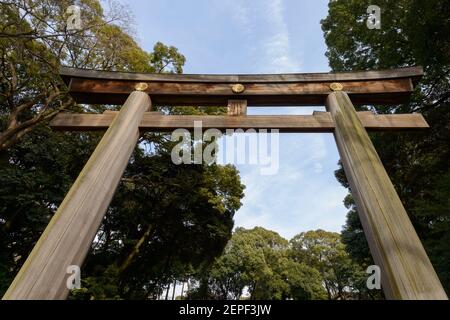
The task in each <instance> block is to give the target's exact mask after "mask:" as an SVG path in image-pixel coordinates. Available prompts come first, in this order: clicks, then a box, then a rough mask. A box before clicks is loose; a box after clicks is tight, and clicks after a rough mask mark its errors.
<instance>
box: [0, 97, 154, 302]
mask: <svg viewBox="0 0 450 320" xmlns="http://www.w3.org/2000/svg"><path fill="white" fill-rule="evenodd" d="M150 103H151V102H150V98H149V97H148V95H147V94H146V93H144V92H136V91H135V92H133V93H132V94H131V95H130V97H129V99H127V101H126V103H125V104H124V105H123V107H122V109H121V111H120V112H119V113H118V114H117V116H116V115H113V116H114V117H115V118H114V121H113V122H112V123H111V126H110V128H109V129H108V130H107V131H106V133H105V135H104V136H103V138H102V139H101V141H100V143H99V144H98V146H97V148H96V149H95V151H94V153H93V154H92V156H91V157H90V159H89V161H88V162H87V163H86V165H85V167H84V168H83V170H82V171H81V173H80V175H79V176H78V178H77V180H76V181H75V182H74V184H73V185H72V187H71V188H70V191H69V192H68V193H67V195H66V197H65V198H64V201H63V202H62V204H61V205H60V207H59V208H58V211H57V212H56V213H55V215H54V216H53V218H52V219H51V221H50V223H49V225H48V226H47V228H46V229H45V231H44V233H43V234H42V236H41V238H40V239H39V241H38V242H37V244H36V246H35V247H34V249H33V251H32V252H31V254H30V256H29V257H28V259H27V260H26V261H25V264H24V265H23V266H22V268H21V270H20V271H19V273H18V274H17V276H16V278H15V279H14V281H13V283H12V284H11V286H10V287H9V289H8V291H7V292H6V294H5V296H4V297H3V299H13V300H15V299H65V298H66V297H67V294H68V289H67V287H66V279H67V277H68V274H67V273H66V269H67V267H68V266H69V265H78V266H80V267H81V266H82V264H83V261H84V258H85V256H86V254H87V253H88V251H89V248H90V247H91V243H92V241H93V239H94V236H95V234H96V233H97V230H98V228H99V226H100V223H101V221H102V219H103V216H104V214H105V212H106V210H107V208H108V206H109V203H110V201H111V199H112V197H113V194H114V191H115V189H116V187H117V185H118V183H119V181H120V178H121V176H122V173H123V171H124V169H125V167H126V165H127V163H128V161H129V158H130V155H131V153H132V152H133V150H134V148H135V145H136V142H137V140H138V137H139V129H138V126H139V123H140V122H141V119H142V116H143V115H144V112H145V111H146V110H147V109H148V108H149V106H150Z"/></svg>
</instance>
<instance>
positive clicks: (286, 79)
mask: <svg viewBox="0 0 450 320" xmlns="http://www.w3.org/2000/svg"><path fill="white" fill-rule="evenodd" d="M60 75H61V76H62V78H63V79H64V80H65V81H66V83H68V82H69V81H70V79H71V78H86V79H98V80H100V79H102V80H121V81H123V80H130V81H152V82H198V83H235V82H240V83H292V82H317V81H326V82H328V81H358V80H360V81H367V80H384V79H398V78H411V79H412V80H417V79H418V78H420V77H421V76H422V75H423V68H422V67H420V66H416V67H407V68H399V69H390V70H376V71H356V72H325V73H285V74H173V73H134V72H118V71H100V70H92V69H77V68H69V67H62V68H61V70H60Z"/></svg>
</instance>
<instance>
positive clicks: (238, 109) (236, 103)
mask: <svg viewBox="0 0 450 320" xmlns="http://www.w3.org/2000/svg"><path fill="white" fill-rule="evenodd" d="M246 114H247V100H228V115H229V116H243V115H246Z"/></svg>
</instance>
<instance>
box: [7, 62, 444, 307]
mask: <svg viewBox="0 0 450 320" xmlns="http://www.w3.org/2000/svg"><path fill="white" fill-rule="evenodd" d="M422 74H423V71H422V68H421V67H412V68H402V69H396V70H384V71H366V72H351V73H308V74H277V75H188V74H142V73H122V72H105V71H95V70H81V69H71V68H62V70H61V76H62V77H63V79H64V80H65V82H66V83H67V85H68V87H69V91H70V93H71V95H72V96H73V97H74V99H75V100H76V101H77V102H78V103H98V104H123V106H122V108H121V110H120V111H119V112H111V111H110V112H105V113H103V114H70V113H63V114H59V115H58V116H57V117H56V118H54V120H53V121H52V122H51V126H52V127H53V128H54V129H58V130H106V129H107V130H106V133H105V134H104V136H103V138H102V139H101V141H100V143H99V144H98V146H97V147H96V149H95V151H94V152H93V154H92V156H91V157H90V159H89V161H88V162H87V163H86V165H85V167H84V169H83V170H82V171H81V173H80V175H79V176H78V178H77V179H76V181H75V182H74V184H73V185H72V187H71V188H70V191H69V192H68V193H67V195H66V197H65V199H64V201H63V202H62V204H61V205H60V207H59V208H58V210H57V212H56V214H55V215H54V216H53V218H52V219H51V221H50V223H49V225H48V226H47V228H46V229H45V231H44V233H43V234H42V236H41V237H40V239H39V241H38V242H37V244H36V245H35V247H34V249H33V250H32V252H31V254H30V255H29V257H28V259H27V260H26V262H25V263H24V265H23V266H22V268H21V270H20V271H19V273H18V274H17V276H16V278H15V279H14V281H13V283H12V284H11V286H10V287H9V289H8V291H7V292H6V294H5V296H4V297H3V299H65V298H66V297H67V295H68V292H69V291H68V289H67V287H66V279H67V277H68V274H67V273H66V270H67V267H68V266H69V265H78V266H81V265H82V264H83V261H84V259H85V257H86V255H87V253H88V251H89V248H90V246H91V243H92V241H93V239H94V237H95V234H96V232H97V230H98V228H99V226H100V223H101V221H102V219H103V217H104V215H105V212H106V210H107V208H108V206H109V203H110V201H111V199H112V197H113V194H114V192H115V189H116V187H117V185H118V183H119V181H120V179H121V176H122V174H123V171H124V169H125V167H126V165H127V163H128V161H129V158H130V156H131V154H132V152H133V150H134V148H135V145H136V143H137V140H138V138H139V134H140V132H142V131H168V130H173V129H176V128H187V129H192V128H193V126H194V121H198V120H201V121H202V122H203V123H202V124H203V128H205V129H207V128H218V129H227V128H230V129H231V128H241V129H248V128H254V129H279V130H280V131H281V132H332V133H334V137H335V139H336V142H337V146H338V150H339V154H340V157H341V160H342V163H343V166H344V169H345V173H346V176H347V178H348V180H349V182H350V186H351V191H352V194H353V196H354V198H355V201H356V206H357V208H358V213H359V217H360V219H361V222H362V225H363V227H364V232H365V235H366V238H367V240H368V243H369V246H370V250H371V253H372V255H373V258H374V260H375V263H376V264H377V265H379V266H380V268H381V281H382V286H383V290H384V292H385V295H386V297H387V298H388V299H447V296H446V294H445V291H444V289H443V288H442V285H441V283H440V282H439V279H438V277H437V275H436V273H435V271H434V269H433V266H432V265H431V263H430V260H429V259H428V256H427V254H426V252H425V250H424V248H423V246H422V244H421V242H420V240H419V238H418V236H417V234H416V232H415V230H414V228H413V226H412V224H411V222H410V220H409V218H408V215H407V213H406V211H405V209H404V207H403V205H402V203H401V201H400V199H399V197H398V195H397V192H396V191H395V189H394V186H393V185H392V182H391V181H390V179H389V177H388V175H387V173H386V171H385V169H384V167H383V164H382V163H381V161H380V158H379V157H378V155H377V152H376V150H375V148H374V146H373V144H372V142H371V141H370V138H369V135H368V134H367V131H366V129H367V130H383V131H387V130H389V131H395V130H415V129H424V128H427V127H428V124H427V123H426V121H425V120H424V118H423V117H422V116H421V115H420V114H389V115H376V114H373V113H371V112H356V110H355V108H354V107H353V104H352V102H353V103H355V104H360V105H361V104H399V103H402V102H405V101H407V98H408V97H409V95H410V94H411V92H412V91H413V87H414V84H415V83H416V81H417V80H418V79H419V78H420V77H421V76H422ZM150 98H151V99H150ZM152 102H153V103H154V104H157V105H177V106H180V105H191V106H192V105H194V106H208V105H210V106H226V105H228V110H229V114H228V115H227V116H185V115H181V116H174V115H161V114H159V113H155V112H147V111H149V110H150V108H151V104H152ZM247 103H248V104H249V105H252V106H285V105H291V106H313V105H314V106H315V105H325V106H326V107H327V111H328V112H315V113H314V114H313V115H285V116H281V115H280V116H279V115H277V116H247V115H246V108H247Z"/></svg>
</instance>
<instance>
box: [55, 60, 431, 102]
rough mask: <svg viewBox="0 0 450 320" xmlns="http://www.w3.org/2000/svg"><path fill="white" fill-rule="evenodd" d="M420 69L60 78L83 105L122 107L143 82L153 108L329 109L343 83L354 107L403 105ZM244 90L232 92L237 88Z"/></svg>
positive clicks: (76, 72) (79, 72)
mask: <svg viewBox="0 0 450 320" xmlns="http://www.w3.org/2000/svg"><path fill="white" fill-rule="evenodd" d="M422 73H423V71H422V68H420V67H413V68H403V69H394V70H381V71H364V72H351V73H309V74H276V75H270V74H267V75H187V74H140V73H122V72H105V71H96V70H83V69H70V68H63V69H62V70H61V76H62V77H63V78H64V80H65V81H66V83H67V84H68V86H69V91H70V93H71V95H72V96H73V98H74V99H75V100H76V101H77V102H78V103H99V104H122V103H123V102H124V101H125V99H126V98H127V96H128V94H129V93H130V92H131V91H133V90H134V88H135V86H136V84H137V83H139V82H145V83H146V84H147V85H148V88H147V89H146V92H147V93H149V94H150V95H151V97H152V102H153V104H154V105H194V106H195V105H198V106H226V105H227V103H228V100H233V99H236V100H247V102H248V105H252V106H286V105H292V106H310V105H324V103H325V99H326V97H327V95H328V94H329V93H330V92H331V90H330V87H329V86H330V84H331V83H332V82H336V81H338V82H340V83H342V85H343V86H344V90H345V91H346V92H347V93H348V94H349V95H350V96H351V98H352V101H353V103H355V104H375V103H386V104H388V103H393V104H395V103H402V102H405V101H407V99H408V97H409V95H410V94H411V92H412V89H413V84H412V83H413V81H416V80H417V79H419V78H420V77H421V75H422ZM236 83H241V84H244V85H245V91H244V92H242V93H239V94H235V93H233V92H232V90H231V87H232V85H233V84H236Z"/></svg>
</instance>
